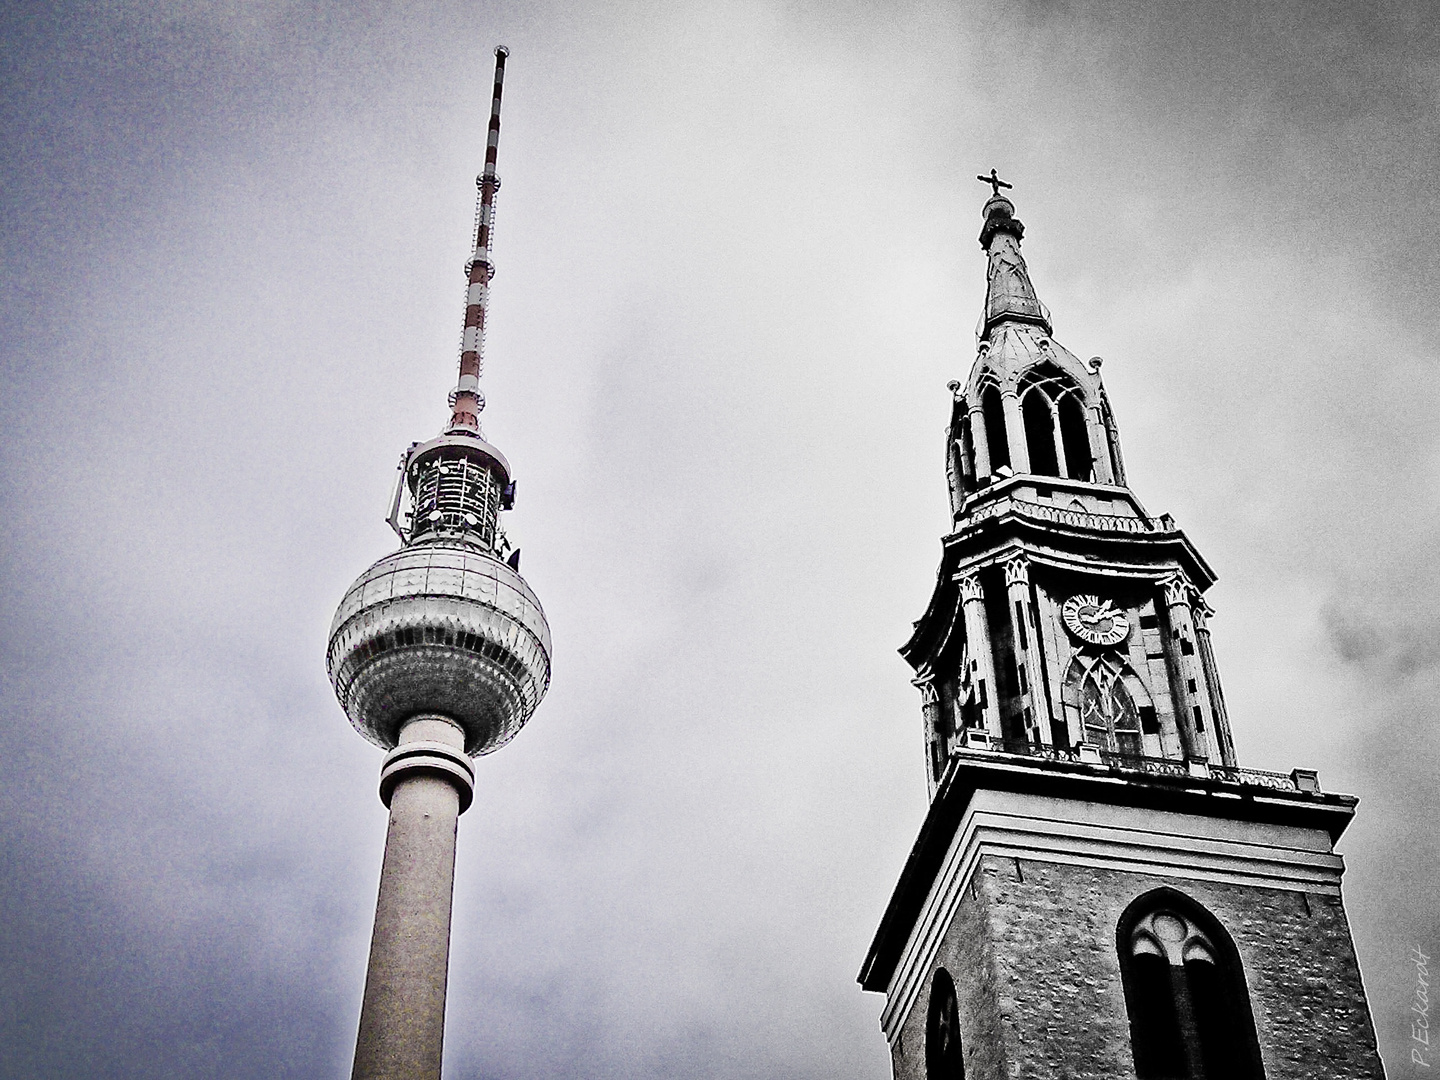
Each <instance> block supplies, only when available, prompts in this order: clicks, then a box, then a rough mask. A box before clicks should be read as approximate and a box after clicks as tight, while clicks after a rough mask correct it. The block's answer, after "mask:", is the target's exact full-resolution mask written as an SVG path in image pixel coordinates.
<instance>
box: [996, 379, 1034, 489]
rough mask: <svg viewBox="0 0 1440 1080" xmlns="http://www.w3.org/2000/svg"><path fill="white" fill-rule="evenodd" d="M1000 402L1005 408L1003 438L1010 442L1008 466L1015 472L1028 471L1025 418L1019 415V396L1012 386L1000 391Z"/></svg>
mask: <svg viewBox="0 0 1440 1080" xmlns="http://www.w3.org/2000/svg"><path fill="white" fill-rule="evenodd" d="M1000 404H1001V405H1002V406H1003V407H1004V409H1005V439H1006V441H1008V442H1009V443H1010V468H1012V469H1014V470H1015V471H1016V472H1017V473H1028V472H1029V471H1030V444H1029V443H1027V442H1026V441H1025V418H1024V417H1023V416H1021V415H1020V398H1019V397H1018V396H1016V393H1015V390H1014V388H1013V387H1007V388H1006V389H1004V390H1001V391H1000Z"/></svg>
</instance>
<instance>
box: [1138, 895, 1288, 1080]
mask: <svg viewBox="0 0 1440 1080" xmlns="http://www.w3.org/2000/svg"><path fill="white" fill-rule="evenodd" d="M1117 945H1118V948H1119V951H1120V966H1121V973H1122V976H1123V982H1124V987H1125V1006H1126V1009H1127V1011H1128V1012H1129V1016H1130V1041H1131V1048H1132V1049H1133V1051H1134V1056H1135V1075H1136V1077H1137V1078H1138V1080H1263V1078H1264V1075H1265V1072H1264V1067H1263V1066H1262V1064H1261V1061H1260V1051H1259V1045H1258V1043H1257V1041H1256V1038H1255V1020H1254V1017H1253V1015H1252V1014H1251V1011H1250V998H1249V993H1248V991H1247V990H1246V988H1245V978H1244V973H1243V971H1242V970H1241V966H1240V957H1239V954H1238V953H1237V952H1236V950H1235V946H1234V944H1233V942H1231V940H1230V938H1229V936H1228V935H1227V934H1226V933H1225V930H1224V928H1223V927H1221V926H1220V924H1219V923H1218V922H1217V921H1216V920H1215V919H1214V917H1213V916H1211V915H1210V914H1209V912H1207V911H1205V910H1204V909H1203V908H1202V907H1200V906H1199V905H1198V904H1196V903H1195V902H1194V901H1192V900H1190V898H1189V897H1187V896H1185V895H1184V894H1183V893H1180V892H1177V891H1176V890H1174V889H1157V890H1155V891H1154V892H1152V893H1148V894H1146V895H1145V896H1142V897H1140V898H1139V899H1138V900H1136V901H1135V902H1134V903H1133V904H1131V905H1130V907H1129V909H1127V911H1126V912H1125V914H1124V916H1122V917H1121V920H1120V926H1119V930H1118V936H1117Z"/></svg>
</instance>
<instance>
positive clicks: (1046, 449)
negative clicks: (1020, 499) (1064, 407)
mask: <svg viewBox="0 0 1440 1080" xmlns="http://www.w3.org/2000/svg"><path fill="white" fill-rule="evenodd" d="M1020 414H1021V416H1023V417H1024V420H1025V445H1026V446H1027V447H1028V448H1029V450H1030V471H1031V472H1032V473H1038V474H1040V475H1041V476H1059V475H1060V462H1059V461H1058V460H1057V459H1056V454H1055V417H1054V415H1053V413H1052V412H1051V405H1050V399H1049V398H1048V397H1046V395H1045V393H1044V392H1043V391H1042V390H1041V389H1040V388H1039V387H1036V388H1035V389H1033V390H1031V391H1030V392H1029V393H1028V394H1026V395H1025V397H1024V399H1023V400H1022V401H1021V402H1020Z"/></svg>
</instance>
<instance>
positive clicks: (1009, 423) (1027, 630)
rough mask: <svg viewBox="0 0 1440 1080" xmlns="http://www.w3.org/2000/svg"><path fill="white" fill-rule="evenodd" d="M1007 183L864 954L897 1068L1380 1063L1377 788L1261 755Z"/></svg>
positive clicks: (1155, 1069) (1208, 1076)
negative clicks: (907, 744)
mask: <svg viewBox="0 0 1440 1080" xmlns="http://www.w3.org/2000/svg"><path fill="white" fill-rule="evenodd" d="M980 179H981V180H984V181H985V182H987V183H989V184H991V185H992V187H993V190H994V194H993V195H992V197H991V198H990V199H989V201H987V202H986V203H985V207H984V211H983V219H984V224H983V227H982V229H981V232H980V245H981V247H982V248H983V249H984V250H985V252H986V255H987V258H988V264H989V265H988V271H987V281H988V287H987V290H986V296H985V310H984V314H983V316H982V318H981V323H980V327H979V345H978V349H977V355H976V358H975V364H974V366H973V368H972V369H971V371H970V375H969V378H968V379H967V380H966V381H965V382H964V383H963V384H962V383H960V382H953V383H951V384H950V390H951V392H952V394H953V396H954V406H953V409H952V412H951V419H950V426H949V432H948V436H947V440H946V454H945V463H946V474H947V478H948V481H949V487H950V505H951V510H952V515H953V528H952V530H951V531H950V534H949V535H948V536H946V537H945V539H944V541H943V552H942V556H941V562H940V569H939V572H938V574H937V579H936V585H935V592H934V595H933V596H932V597H931V599H930V604H929V607H928V608H927V609H926V611H925V614H924V616H923V617H922V618H921V619H920V621H919V622H917V623H916V624H915V630H914V633H913V635H912V636H911V638H910V640H909V641H908V642H907V643H906V644H905V645H904V647H903V648H902V649H901V650H900V651H901V654H902V655H903V656H904V657H905V659H906V660H907V661H908V662H909V663H910V665H911V666H912V667H913V668H914V669H915V680H914V681H915V685H916V686H917V687H918V688H919V690H920V696H921V714H922V716H923V719H924V738H925V758H926V772H927V777H928V780H929V786H930V793H931V804H930V809H929V812H928V815H927V817H926V820H925V823H924V825H923V826H922V828H921V830H920V835H919V838H918V839H917V840H916V842H915V846H914V848H913V850H912V851H911V853H910V856H909V859H908V860H907V862H906V864H905V868H904V870H903V872H902V874H901V877H900V881H899V883H898V884H897V886H896V888H895V892H894V894H893V896H892V897H891V900H890V903H889V906H888V908H887V909H886V912H885V915H884V918H883V919H882V921H881V924H880V928H879V930H878V931H877V933H876V935H875V939H874V941H873V943H872V944H871V946H870V950H869V953H868V955H867V956H866V959H865V964H864V967H863V969H862V970H861V972H860V977H859V981H860V983H861V985H862V986H863V987H864V988H865V989H866V990H871V991H877V992H881V993H883V994H884V995H885V1004H884V1008H883V1010H882V1013H881V1027H882V1029H883V1030H884V1032H885V1035H886V1037H887V1039H888V1040H889V1043H890V1048H891V1054H892V1060H893V1063H894V1074H895V1076H896V1077H897V1078H898V1080H962V1078H969V1080H1012V1078H1015V1077H1027V1078H1031V1077H1033V1078H1037V1080H1039V1078H1047V1080H1048V1078H1053V1080H1062V1078H1063V1080H1100V1078H1105V1080H1113V1078H1120V1077H1127V1078H1137V1080H1262V1078H1265V1080H1317V1078H1320V1077H1325V1078H1328V1080H1342V1078H1344V1080H1360V1078H1366V1080H1372V1078H1373V1080H1382V1078H1383V1076H1384V1072H1383V1070H1382V1067H1381V1064H1380V1059H1379V1055H1378V1053H1377V1050H1376V1045H1375V1036H1374V1030H1373V1026H1372V1024H1371V1019H1370V1012H1369V1007H1368V1005H1367V1003H1366V999H1365V992H1364V988H1363V986H1362V985H1361V981H1360V970H1359V966H1358V964H1357V962H1356V958H1355V951H1354V947H1353V945H1352V943H1351V939H1350V930H1349V924H1348V922H1347V920H1346V916H1345V910H1344V907H1343V904H1342V901H1341V894H1340V880H1341V874H1342V872H1343V863H1342V861H1341V858H1340V856H1338V855H1337V854H1336V853H1335V851H1334V843H1335V841H1336V840H1337V839H1338V838H1339V837H1340V834H1341V833H1342V832H1343V831H1344V830H1345V827H1346V826H1347V825H1348V824H1349V822H1350V819H1351V818H1352V817H1353V816H1354V813H1355V806H1356V802H1357V800H1356V799H1355V798H1354V797H1352V796H1349V795H1340V794H1332V793H1329V792H1325V791H1322V790H1321V788H1320V785H1319V782H1318V779H1317V777H1316V774H1315V773H1314V772H1310V771H1306V770H1303V769H1296V770H1295V771H1293V772H1291V773H1289V774H1288V775H1286V774H1278V773H1267V772H1257V771H1254V770H1250V769H1242V768H1240V767H1239V765H1238V763H1237V761H1236V756H1235V747H1234V743H1233V741H1232V739H1231V733H1230V720H1229V716H1228V715H1227V713H1226V709H1225V699H1224V696H1223V694H1222V691H1221V687H1220V676H1219V672H1218V670H1217V668H1216V665H1215V658H1214V654H1213V652H1212V650H1211V644H1210V630H1209V618H1210V616H1211V610H1210V608H1209V607H1208V606H1207V604H1206V603H1205V600H1204V599H1203V596H1204V593H1205V592H1206V590H1207V589H1208V588H1209V587H1210V586H1211V585H1212V584H1213V583H1214V581H1215V574H1214V572H1213V571H1212V570H1211V568H1210V566H1209V564H1208V563H1206V561H1205V559H1204V558H1203V557H1202V556H1201V554H1200V553H1199V551H1197V550H1196V549H1195V546H1194V545H1193V544H1192V543H1191V542H1190V540H1189V539H1188V538H1187V537H1186V536H1185V534H1184V533H1183V532H1182V531H1181V530H1180V529H1179V528H1178V527H1177V525H1176V524H1175V522H1174V521H1173V520H1172V519H1171V518H1170V517H1169V516H1168V515H1161V516H1159V517H1152V516H1151V515H1150V514H1149V512H1148V511H1147V510H1146V509H1145V507H1144V506H1143V505H1142V504H1141V503H1140V500H1139V499H1138V498H1137V497H1136V495H1135V493H1134V492H1133V491H1131V490H1130V487H1129V485H1128V484H1127V483H1126V479H1125V465H1124V460H1123V457H1122V455H1121V450H1120V434H1119V428H1118V426H1117V424H1116V421H1115V415H1114V412H1113V411H1112V409H1111V406H1110V402H1109V400H1108V398H1107V397H1106V394H1105V388H1104V384H1103V382H1102V380H1101V373H1100V372H1101V369H1100V360H1099V358H1095V359H1092V360H1090V361H1089V362H1085V361H1082V360H1080V359H1079V358H1077V357H1076V356H1075V355H1074V354H1073V353H1071V352H1070V351H1069V350H1068V349H1066V348H1065V347H1064V346H1062V345H1061V344H1060V343H1059V342H1058V341H1056V340H1055V338H1054V335H1053V326H1052V323H1051V318H1050V313H1049V311H1048V310H1047V309H1046V307H1045V305H1044V304H1042V303H1041V302H1040V299H1039V297H1038V296H1037V295H1036V292H1035V288H1034V286H1033V285H1032V283H1031V281H1030V275H1029V272H1028V270H1027V269H1026V266H1025V260H1024V258H1023V257H1022V256H1021V254H1020V242H1021V239H1022V237H1023V236H1024V231H1025V230H1024V226H1023V225H1022V224H1021V223H1020V220H1019V219H1018V218H1017V217H1016V216H1015V206H1014V204H1013V203H1012V202H1011V201H1010V199H1008V198H1007V197H1006V196H1005V195H1004V194H1002V193H1001V189H1002V188H1005V187H1009V185H1007V184H1005V183H1004V182H1003V181H1001V180H999V179H998V178H997V177H996V175H995V173H994V171H993V170H992V172H991V175H990V176H988V177H984V176H982V177H980Z"/></svg>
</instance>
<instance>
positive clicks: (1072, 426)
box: [1055, 394, 1093, 480]
mask: <svg viewBox="0 0 1440 1080" xmlns="http://www.w3.org/2000/svg"><path fill="white" fill-rule="evenodd" d="M1055 411H1056V413H1057V414H1058V415H1059V417H1060V442H1061V443H1062V444H1063V445H1064V447H1065V475H1067V476H1068V477H1070V479H1071V480H1089V479H1090V467H1091V465H1092V464H1093V461H1092V460H1091V459H1092V455H1091V453H1090V430H1089V428H1088V427H1087V426H1086V424H1085V407H1084V406H1083V405H1081V404H1080V401H1079V399H1078V398H1076V397H1075V395H1074V394H1063V395H1061V397H1060V400H1059V402H1058V403H1057V404H1056V407H1055Z"/></svg>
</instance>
